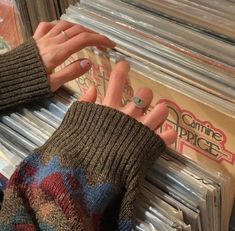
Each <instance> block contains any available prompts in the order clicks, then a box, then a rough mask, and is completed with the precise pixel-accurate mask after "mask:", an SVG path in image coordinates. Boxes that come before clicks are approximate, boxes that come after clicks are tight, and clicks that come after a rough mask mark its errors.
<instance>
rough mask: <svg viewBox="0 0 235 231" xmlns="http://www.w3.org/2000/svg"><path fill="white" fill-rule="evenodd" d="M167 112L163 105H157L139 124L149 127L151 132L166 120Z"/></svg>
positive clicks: (165, 106)
mask: <svg viewBox="0 0 235 231" xmlns="http://www.w3.org/2000/svg"><path fill="white" fill-rule="evenodd" d="M168 114H169V110H168V108H167V105H166V104H165V103H160V104H157V105H156V106H155V107H154V108H153V109H152V110H151V111H150V112H149V113H148V114H147V115H145V116H144V117H143V118H142V119H141V122H142V123H143V124H144V125H146V126H147V127H149V128H150V129H151V130H156V129H157V128H158V127H159V126H160V125H161V124H162V123H163V122H164V121H165V120H166V118H167V116H168Z"/></svg>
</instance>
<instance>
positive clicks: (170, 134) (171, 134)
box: [159, 129, 177, 145]
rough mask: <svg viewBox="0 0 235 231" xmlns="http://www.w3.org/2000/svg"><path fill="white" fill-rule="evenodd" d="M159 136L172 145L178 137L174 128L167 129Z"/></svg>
mask: <svg viewBox="0 0 235 231" xmlns="http://www.w3.org/2000/svg"><path fill="white" fill-rule="evenodd" d="M159 136H160V137H161V138H162V139H163V140H164V142H165V144H166V145H171V144H173V143H175V141H176V139H177V133H176V131H175V130H174V129H170V130H167V131H165V132H162V133H161V134H159Z"/></svg>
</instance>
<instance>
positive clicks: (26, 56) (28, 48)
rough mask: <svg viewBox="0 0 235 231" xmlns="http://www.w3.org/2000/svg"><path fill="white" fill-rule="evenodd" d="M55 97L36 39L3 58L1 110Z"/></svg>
mask: <svg viewBox="0 0 235 231" xmlns="http://www.w3.org/2000/svg"><path fill="white" fill-rule="evenodd" d="M50 95H51V91H50V87H49V84H48V79H47V73H46V71H45V68H44V66H43V62H42V60H41V57H40V55H39V51H38V48H37V46H36V43H35V41H34V39H33V38H31V39H29V40H28V41H27V42H25V43H23V44H22V45H20V46H19V47H17V48H15V49H13V50H11V51H10V52H7V53H5V54H3V55H0V111H2V110H4V109H7V108H10V107H13V106H16V105H18V104H22V103H28V102H31V101H33V100H38V99H41V98H44V97H48V96H50Z"/></svg>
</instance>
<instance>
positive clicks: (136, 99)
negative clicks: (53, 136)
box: [132, 96, 146, 109]
mask: <svg viewBox="0 0 235 231" xmlns="http://www.w3.org/2000/svg"><path fill="white" fill-rule="evenodd" d="M132 102H133V103H134V105H135V106H136V107H137V108H140V109H144V108H146V103H145V101H144V100H143V99H142V98H140V97H139V96H134V97H133V98H132Z"/></svg>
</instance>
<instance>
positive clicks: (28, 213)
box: [0, 102, 165, 231]
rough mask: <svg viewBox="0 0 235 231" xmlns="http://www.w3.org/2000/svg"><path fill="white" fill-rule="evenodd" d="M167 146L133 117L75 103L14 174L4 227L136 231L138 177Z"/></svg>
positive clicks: (0, 217) (0, 214)
mask: <svg viewBox="0 0 235 231" xmlns="http://www.w3.org/2000/svg"><path fill="white" fill-rule="evenodd" d="M164 150H165V144H164V142H163V140H162V139H161V138H160V137H159V136H157V135H156V134H155V133H154V132H153V131H151V130H150V129H149V128H147V127H146V126H144V125H143V124H141V123H139V122H138V121H136V120H135V119H133V118H131V117H129V116H127V115H125V114H123V113H121V112H119V111H117V110H115V109H111V108H108V107H105V106H102V105H97V104H92V103H86V102H75V103H73V105H72V106H71V108H70V109H69V111H68V112H67V113H66V116H65V118H64V120H63V122H62V124H61V125H60V127H59V128H58V129H57V130H56V131H55V133H54V134H53V135H52V137H51V138H50V139H49V140H48V141H47V142H46V143H45V144H44V145H43V146H42V147H40V148H39V149H36V150H35V152H34V153H33V154H31V155H29V156H28V157H27V158H26V159H25V160H24V161H23V162H22V163H21V165H20V166H19V167H18V169H17V170H16V171H15V173H14V174H13V176H12V177H11V179H10V181H9V183H8V186H7V190H6V192H5V195H4V201H3V204H2V209H1V211H0V230H3V231H4V230H7V231H9V230H61V231H62V230H63V231H65V230H78V231H80V230H121V231H124V230H125V231H128V230H131V229H132V228H133V225H134V217H135V201H136V197H137V194H138V189H139V185H140V183H141V180H142V179H143V177H144V176H145V173H146V170H147V168H148V167H149V166H150V165H151V163H152V162H153V161H155V160H156V158H157V157H158V156H159V155H160V154H161V153H162V152H163V151H164ZM110 223H111V226H112V228H111V229H110V227H111V226H110Z"/></svg>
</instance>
